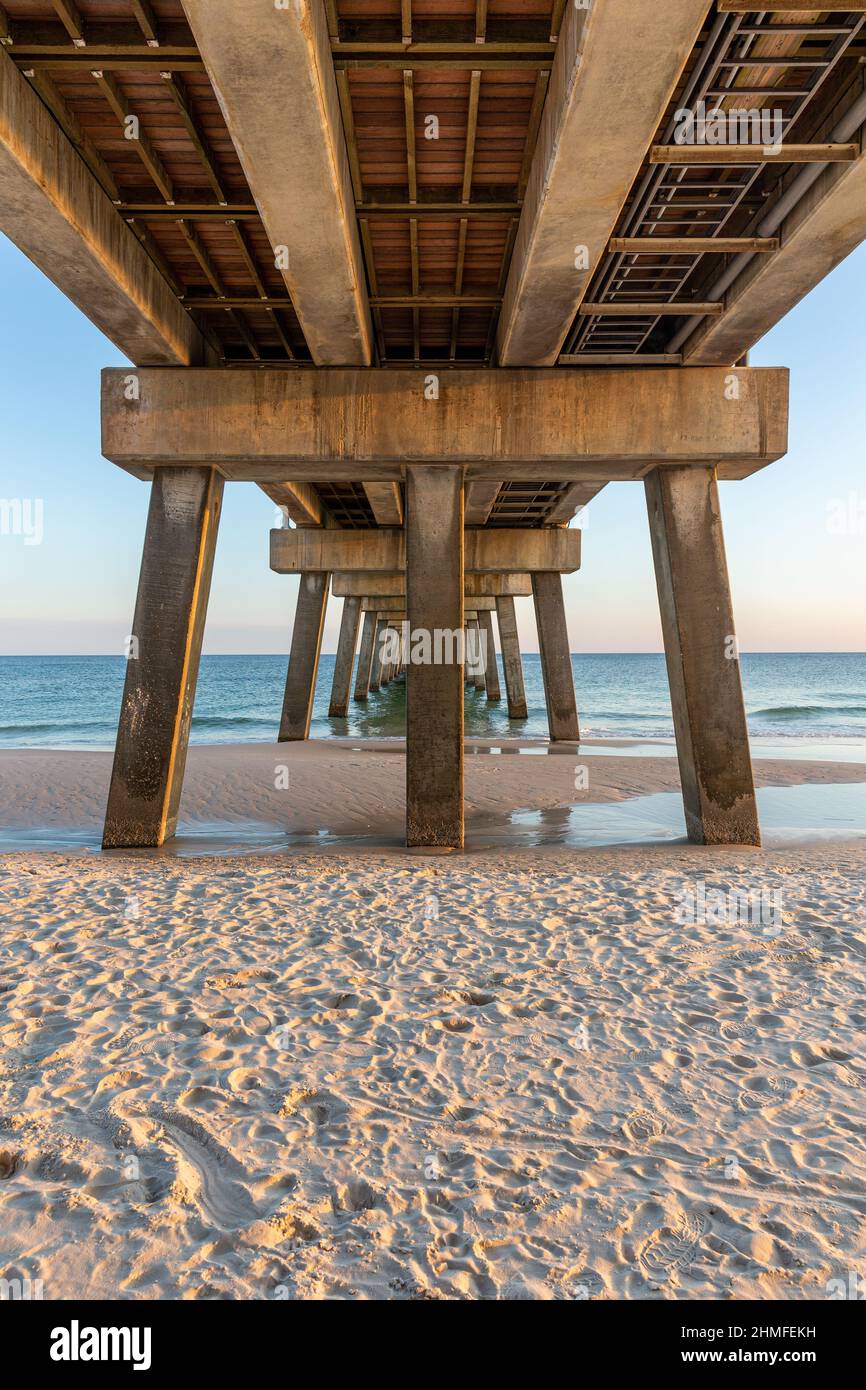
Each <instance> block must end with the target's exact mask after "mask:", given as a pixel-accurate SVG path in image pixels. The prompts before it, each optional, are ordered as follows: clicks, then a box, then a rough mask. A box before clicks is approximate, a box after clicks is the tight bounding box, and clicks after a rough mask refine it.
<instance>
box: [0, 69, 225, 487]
mask: <svg viewBox="0 0 866 1390" xmlns="http://www.w3.org/2000/svg"><path fill="white" fill-rule="evenodd" d="M0 229H2V230H3V231H4V232H5V233H6V235H7V236H8V237H9V239H10V240H11V241H14V243H15V245H16V246H18V247H19V248H20V249H21V250H22V251H23V252H24V254H25V255H26V256H28V257H29V258H30V260H31V261H33V262H34V264H36V265H38V266H39V269H40V270H42V271H44V273H45V274H46V275H47V276H48V278H49V280H51V281H52V282H53V283H54V284H55V285H56V286H57V287H58V289H60V290H61V291H62V292H63V293H64V294H65V295H66V296H67V297H68V298H69V299H71V300H72V302H73V304H76V305H77V306H78V308H79V309H81V311H82V312H83V313H84V314H86V315H87V317H88V318H89V319H90V320H91V322H92V323H95V324H96V326H97V328H99V329H100V330H101V331H102V332H103V333H104V334H105V335H106V337H107V338H110V339H111V341H112V342H113V343H114V344H115V345H116V346H117V347H118V348H120V350H121V352H123V353H124V354H125V355H126V356H127V357H129V358H130V360H131V361H133V362H138V363H140V364H145V363H147V364H150V365H153V366H159V365H165V366H186V365H188V364H192V363H196V364H197V363H204V362H207V361H208V358H209V352H210V350H209V348H208V346H207V344H206V342H205V340H204V338H203V337H202V336H201V334H200V333H199V331H198V329H197V328H196V326H195V324H194V323H193V321H192V319H191V318H190V316H189V314H188V313H186V311H185V310H184V309H183V308H182V306H181V305H180V303H179V302H178V300H177V297H176V296H175V295H174V294H173V293H172V291H171V289H170V287H169V285H168V284H167V283H166V281H165V280H164V279H163V277H162V275H161V274H160V272H159V271H158V270H157V268H156V266H155V265H154V263H153V261H152V260H151V259H150V257H149V256H148V254H147V252H146V251H145V250H144V248H143V247H142V245H141V243H140V242H139V240H138V238H137V237H136V236H135V234H134V233H133V232H132V231H131V230H130V228H129V227H128V226H127V225H126V223H125V222H124V221H123V218H122V217H121V216H120V214H119V213H118V211H117V209H116V208H115V206H114V204H113V203H112V201H111V199H110V198H109V197H108V195H107V194H106V193H104V192H103V190H102V188H101V187H100V186H99V184H98V183H97V181H96V179H95V178H94V177H93V175H92V174H91V172H90V170H89V169H88V168H87V165H86V164H85V163H84V161H83V160H82V159H81V158H80V157H79V155H78V153H77V152H76V150H75V148H74V147H73V145H72V144H71V143H70V141H69V140H68V139H67V138H66V136H65V135H64V134H63V132H62V130H61V129H60V127H59V126H58V124H57V122H56V121H55V120H54V119H53V117H52V116H51V114H50V112H49V111H48V110H47V108H46V107H45V106H43V104H42V102H41V101H40V100H39V98H38V96H37V95H36V93H35V92H34V90H33V88H32V87H31V86H30V84H29V82H27V81H26V79H25V78H24V77H22V76H21V74H20V73H19V72H18V70H17V68H16V67H15V64H14V63H13V62H12V59H11V58H10V57H9V56H8V54H7V52H6V50H5V49H0ZM122 375H123V376H128V375H129V369H128V368H124V369H122ZM200 462H207V460H204V461H202V460H200ZM133 471H134V470H133Z"/></svg>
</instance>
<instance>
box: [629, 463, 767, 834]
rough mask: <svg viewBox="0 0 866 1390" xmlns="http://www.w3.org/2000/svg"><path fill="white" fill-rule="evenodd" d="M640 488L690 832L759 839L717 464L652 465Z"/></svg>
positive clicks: (687, 825)
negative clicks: (699, 466) (654, 468)
mask: <svg viewBox="0 0 866 1390" xmlns="http://www.w3.org/2000/svg"><path fill="white" fill-rule="evenodd" d="M646 496H647V509H648V512H649V523H650V535H651V538H652V550H653V560H654V563H655V571H656V583H657V586H658V594H659V607H660V609H661V617H662V631H663V633H664V641H665V659H666V661H667V668H668V680H669V682H670V690H671V705H672V708H673V717H674V731H675V733H676V740H677V756H678V758H679V765H680V779H681V781H682V787H683V802H684V805H685V814H686V827H687V830H688V835H689V839H690V840H693V841H695V842H696V843H697V844H706V845H718V844H725V845H727V844H733V845H759V844H760V843H761V834H760V829H759V825H758V809H757V802H756V800H755V783H754V778H753V775H752V763H751V756H750V753H749V733H748V727H747V724H746V711H745V705H744V703H743V687H742V682H741V680H740V662H739V654H738V652H737V644H736V636H735V629H734V614H733V607H732V604H731V591H730V585H729V582H728V567H727V561H726V559H725V540H724V535H723V533H722V518H721V512H720V508H719V491H718V487H717V486H716V478H715V474H714V473H713V471H712V469H710V468H708V469H703V470H697V469H683V468H678V469H669V470H665V471H661V470H657V471H656V472H654V473H651V474H650V476H649V477H648V478H647V481H646Z"/></svg>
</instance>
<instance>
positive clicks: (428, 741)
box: [406, 465, 463, 849]
mask: <svg viewBox="0 0 866 1390" xmlns="http://www.w3.org/2000/svg"><path fill="white" fill-rule="evenodd" d="M406 597H407V610H408V619H409V630H410V634H412V635H414V634H415V633H417V632H419V631H422V630H423V631H426V632H427V633H429V634H430V637H431V639H433V637H434V636H435V634H436V633H437V632H439V633H443V632H448V633H451V634H453V635H455V636H456V637H459V634H460V632H461V631H462V628H463V469H462V468H460V467H455V466H453V465H433V466H430V465H410V466H408V467H407V469H406ZM432 645H433V648H434V656H435V642H434V643H432ZM448 646H449V650H448V651H447V652H446V651H445V644H444V642H443V643H441V650H440V653H439V655H440V657H442V658H445V657H446V656H447V657H450V660H446V659H441V660H439V661H438V662H437V661H436V660H435V659H434V660H431V661H430V663H429V664H421V663H419V662H416V661H413V662H410V664H409V665H408V666H407V668H406V842H407V844H408V845H410V846H430V847H437V848H448V847H453V848H455V849H461V848H462V846H463V664H462V662H460V661H459V660H457V657H458V656H459V651H457V650H455V649H454V648H455V647H456V646H457V643H454V644H451V643H449V644H448Z"/></svg>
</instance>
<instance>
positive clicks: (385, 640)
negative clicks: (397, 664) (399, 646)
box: [379, 623, 394, 690]
mask: <svg viewBox="0 0 866 1390" xmlns="http://www.w3.org/2000/svg"><path fill="white" fill-rule="evenodd" d="M380 640H381V642H382V647H383V652H384V656H383V660H382V674H381V676H380V677H379V684H380V686H381V687H382V689H383V690H385V689H386V688H387V687H388V686H389V685H390V684H391V680H392V678H393V675H394V663H393V662H392V660H391V643H392V641H393V638H392V636H391V624H390V623H385V624H384V626H383V627H382V636H381V638H380Z"/></svg>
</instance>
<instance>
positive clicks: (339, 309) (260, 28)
mask: <svg viewBox="0 0 866 1390" xmlns="http://www.w3.org/2000/svg"><path fill="white" fill-rule="evenodd" d="M183 7H184V10H185V11H186V16H187V19H188V20H189V23H190V27H191V28H192V31H193V34H194V36H195V39H196V42H197V43H198V46H199V48H200V49H201V54H202V57H203V58H204V61H205V64H206V66H207V69H208V73H209V74H210V77H211V80H212V82H213V85H214V90H215V92H216V95H217V99H218V101H219V104H220V108H221V110H222V113H223V116H224V117H225V121H226V125H227V126H228V129H229V133H230V135H231V137H232V140H233V141H234V146H235V149H236V150H237V153H238V156H239V158H240V161H241V164H242V165H243V168H244V173H245V174H246V176H247V180H248V182H249V185H250V188H251V189H252V192H253V196H254V197H255V200H256V203H257V205H258V208H259V211H260V212H261V214H262V221H263V222H264V225H265V229H266V231H267V233H268V238H269V240H270V243H271V246H272V247H273V248H274V253H275V256H276V254H277V251H278V248H280V247H285V248H286V250H287V252H288V264H287V266H285V268H283V267H281V269H282V274H283V279H284V280H285V282H286V286H287V288H288V291H289V293H290V295H291V296H292V303H293V304H294V306H295V310H296V312H297V315H298V318H299V319H300V322H301V327H302V328H303V330H304V337H305V338H306V340H307V343H308V345H309V348H310V352H311V354H312V357H313V361H314V362H316V363H318V364H319V365H321V366H334V365H337V364H345V363H358V364H361V365H364V364H367V363H369V362H370V361H371V358H372V332H371V325H370V309H369V305H368V303H367V292H366V276H365V273H364V265H363V260H362V257H361V245H360V240H359V237H358V224H357V219H356V217H355V199H354V195H353V191H352V180H351V175H350V172H349V159H348V155H347V152H346V142H345V137H344V135H343V123H342V119H341V116H340V99H339V96H338V94H337V84H336V80H335V77H334V65H333V61H332V59H331V45H330V41H329V37H328V21H327V15H326V11H325V6H324V5H323V4H322V3H321V0H293V4H292V6H291V8H286V7H285V6H280V7H279V8H277V6H276V5H274V4H264V5H262V4H258V3H255V0H253V3H250V0H246V3H239V0H183Z"/></svg>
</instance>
